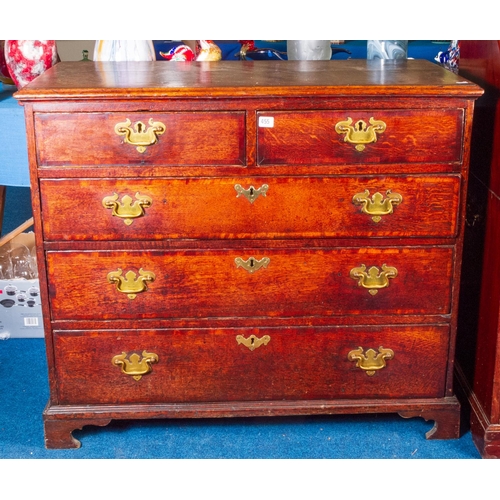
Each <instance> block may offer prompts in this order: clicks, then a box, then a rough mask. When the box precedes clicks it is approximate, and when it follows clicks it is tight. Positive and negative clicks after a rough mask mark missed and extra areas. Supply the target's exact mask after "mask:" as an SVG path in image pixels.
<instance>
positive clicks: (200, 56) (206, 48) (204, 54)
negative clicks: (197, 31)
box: [196, 40, 222, 61]
mask: <svg viewBox="0 0 500 500" xmlns="http://www.w3.org/2000/svg"><path fill="white" fill-rule="evenodd" d="M196 49H197V50H196V60H197V61H220V60H221V59H222V51H221V49H220V47H219V46H218V45H217V44H215V43H214V41H213V40H196Z"/></svg>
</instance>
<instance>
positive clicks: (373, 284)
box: [349, 264, 398, 295]
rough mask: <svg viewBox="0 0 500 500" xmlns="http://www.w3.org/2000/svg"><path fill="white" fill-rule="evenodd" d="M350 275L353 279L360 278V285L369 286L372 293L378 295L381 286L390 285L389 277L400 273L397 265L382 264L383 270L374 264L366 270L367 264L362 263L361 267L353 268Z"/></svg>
mask: <svg viewBox="0 0 500 500" xmlns="http://www.w3.org/2000/svg"><path fill="white" fill-rule="evenodd" d="M349 275H350V277H351V278H352V279H354V280H358V286H362V287H363V288H367V289H368V292H369V293H370V294H372V295H376V294H377V292H378V290H379V289H380V288H386V287H388V286H389V278H395V277H396V276H397V275H398V270H397V269H396V268H395V267H390V266H388V265H386V264H382V270H380V269H379V268H378V267H377V266H372V267H370V269H368V272H366V266H365V265H364V264H361V266H360V267H354V268H352V269H351V272H350V273H349Z"/></svg>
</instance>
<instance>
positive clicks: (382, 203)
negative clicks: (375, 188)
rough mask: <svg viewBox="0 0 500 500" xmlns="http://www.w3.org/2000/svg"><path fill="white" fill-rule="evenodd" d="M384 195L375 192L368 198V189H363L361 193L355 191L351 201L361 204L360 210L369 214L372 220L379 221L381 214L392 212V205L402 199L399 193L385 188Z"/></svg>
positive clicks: (397, 203)
mask: <svg viewBox="0 0 500 500" xmlns="http://www.w3.org/2000/svg"><path fill="white" fill-rule="evenodd" d="M385 196H386V198H385V199H384V195H383V194H381V193H379V192H377V193H374V194H373V196H372V197H371V198H370V191H368V189H365V190H364V191H363V192H362V193H357V194H355V195H354V196H353V197H352V203H353V204H354V205H357V206H361V212H363V213H365V214H368V215H371V216H372V220H373V221H374V222H380V221H381V220H382V215H388V214H392V213H393V211H394V207H395V206H396V205H399V204H400V203H401V202H402V201H403V197H402V196H401V195H400V194H399V193H393V192H391V190H390V189H389V190H387V191H386V193H385Z"/></svg>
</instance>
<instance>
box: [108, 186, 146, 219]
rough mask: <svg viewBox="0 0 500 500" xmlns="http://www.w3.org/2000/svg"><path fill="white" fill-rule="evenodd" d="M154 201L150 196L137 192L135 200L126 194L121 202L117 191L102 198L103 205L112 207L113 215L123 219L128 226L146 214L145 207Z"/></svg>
mask: <svg viewBox="0 0 500 500" xmlns="http://www.w3.org/2000/svg"><path fill="white" fill-rule="evenodd" d="M152 203H153V200H152V199H151V198H150V197H149V196H146V195H144V194H140V193H135V200H133V199H132V197H131V196H129V195H128V194H126V195H124V196H123V197H122V199H121V202H120V201H118V194H116V193H113V194H112V195H111V196H105V197H104V198H103V199H102V205H103V207H104V208H107V209H110V210H111V211H112V212H111V215H114V216H115V217H119V218H121V219H123V222H125V224H126V225H127V226H130V224H132V222H134V219H136V218H137V217H142V216H143V215H145V212H144V209H145V208H148V207H150V206H151V205H152Z"/></svg>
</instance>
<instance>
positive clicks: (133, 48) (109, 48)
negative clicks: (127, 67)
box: [94, 40, 156, 61]
mask: <svg viewBox="0 0 500 500" xmlns="http://www.w3.org/2000/svg"><path fill="white" fill-rule="evenodd" d="M155 60H156V54H155V49H154V45H153V41H152V40H97V41H96V44H95V47H94V61H155Z"/></svg>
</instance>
